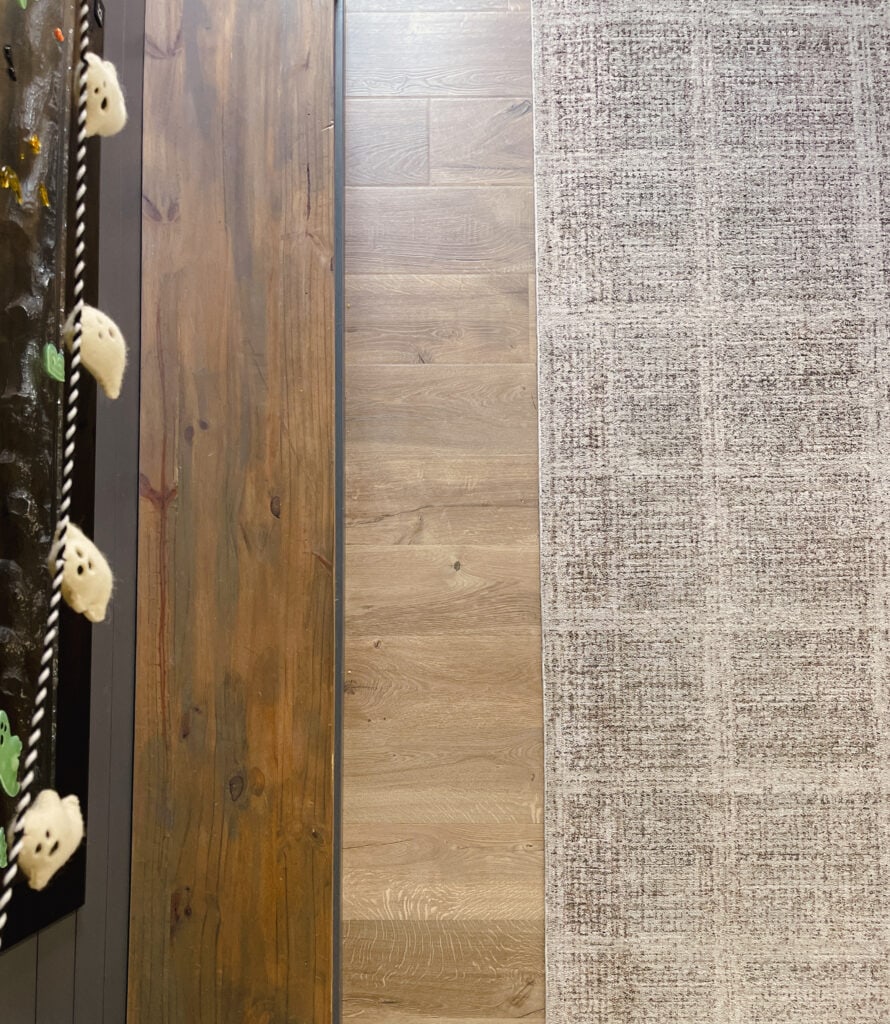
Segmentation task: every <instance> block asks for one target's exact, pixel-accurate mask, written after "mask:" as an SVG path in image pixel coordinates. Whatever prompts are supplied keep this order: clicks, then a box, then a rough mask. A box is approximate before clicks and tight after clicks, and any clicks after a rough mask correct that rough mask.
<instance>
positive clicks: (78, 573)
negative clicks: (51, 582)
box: [77, 565, 83, 576]
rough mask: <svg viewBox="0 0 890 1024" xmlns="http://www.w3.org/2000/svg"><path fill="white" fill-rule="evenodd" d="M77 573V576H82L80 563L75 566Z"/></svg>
mask: <svg viewBox="0 0 890 1024" xmlns="http://www.w3.org/2000/svg"><path fill="white" fill-rule="evenodd" d="M77 575H78V576H83V566H82V565H79V566H78V567H77Z"/></svg>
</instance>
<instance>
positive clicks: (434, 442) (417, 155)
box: [343, 0, 544, 1024]
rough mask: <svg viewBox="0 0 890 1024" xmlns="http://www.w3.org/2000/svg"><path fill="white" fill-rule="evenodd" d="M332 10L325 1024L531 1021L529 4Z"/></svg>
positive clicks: (537, 724)
mask: <svg viewBox="0 0 890 1024" xmlns="http://www.w3.org/2000/svg"><path fill="white" fill-rule="evenodd" d="M346 4H347V6H346V20H347V54H346V93H347V123H346V140H347V141H346V150H347V156H346V177H347V226H346V260H347V262H346V271H347V303H348V307H347V327H346V330H347V335H346V359H347V381H346V393H347V402H346V419H347V440H346V478H347V484H346V492H347V493H346V500H347V507H346V516H347V519H346V524H347V525H346V544H347V550H346V560H347V567H346V646H347V653H346V668H347V676H346V699H345V718H346V723H345V759H344V794H343V796H344V856H343V862H344V878H343V917H344V924H343V936H344V949H343V961H344V978H343V995H344V1017H345V1018H347V1019H350V1020H352V1019H354V1020H360V1021H363V1022H368V1024H420V1022H424V1024H432V1022H436V1021H440V1022H444V1021H447V1022H449V1024H464V1022H468V1021H473V1020H482V1019H484V1020H486V1021H498V1020H512V1019H515V1018H519V1017H523V1018H526V1019H541V1018H542V1017H543V1015H544V1009H543V1006H544V981H543V959H544V954H543V833H542V825H541V820H542V799H543V790H542V712H541V676H540V621H539V586H538V533H537V530H538V517H537V451H536V440H537V410H536V399H535V335H534V277H533V274H534V235H533V203H532V107H531V73H530V69H531V37H530V23H529V22H530V17H529V11H528V8H527V5H526V4H523V3H513V2H512V0H346Z"/></svg>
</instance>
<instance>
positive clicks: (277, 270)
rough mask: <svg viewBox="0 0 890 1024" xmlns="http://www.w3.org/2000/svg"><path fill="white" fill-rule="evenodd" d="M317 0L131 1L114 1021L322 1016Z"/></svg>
mask: <svg viewBox="0 0 890 1024" xmlns="http://www.w3.org/2000/svg"><path fill="white" fill-rule="evenodd" d="M109 7H110V5H109ZM333 15H334V8H333V5H332V4H331V3H330V0H300V2H299V3H293V2H292V0H276V2H273V3H268V4H264V5H263V10H262V17H250V16H244V14H243V13H242V12H241V11H240V10H239V9H238V8H237V5H235V4H232V3H223V4H220V3H216V4H214V3H210V4H205V3H204V0H183V2H182V3H177V4H175V5H170V4H168V3H165V2H164V0H148V4H147V10H146V40H145V42H146V62H145V106H144V110H145V134H144V149H143V160H144V163H143V176H142V190H143V194H142V210H143V231H142V240H143V265H142V271H143V277H142V280H143V292H142V363H141V369H142V376H141V385H142V388H141V404H140V411H141V425H140V440H141V457H140V463H139V470H140V473H139V480H140V488H139V492H140V505H139V582H138V619H137V636H138V653H137V686H136V730H135V753H134V783H133V793H134V798H133V860H132V869H133V870H132V900H131V927H130V944H129V957H130V974H129V993H128V994H129V1013H128V1016H127V1020H128V1022H129V1024H183V1022H186V1021H187V1022H188V1024H261V1022H272V1021H274V1022H276V1024H285V1022H287V1024H294V1022H296V1021H313V1022H314V1024H329V1022H330V1021H331V1018H332V1009H333V999H332V989H333V978H332V974H333V963H332V960H333V852H334V851H333V825H334V809H333V795H334V792H333V781H334V780H333V741H334V706H333V697H334V584H333V573H332V568H331V567H332V563H333V560H334V555H335V552H334V540H335V507H334V367H333V336H334V273H333V256H334V223H333V222H334V217H333V212H334V166H333V156H334V146H333V141H334V138H333V132H330V131H326V130H325V126H326V125H330V124H331V121H332V118H333V113H334V105H333V83H334V71H333V52H332V51H333V46H332V41H333V35H334V32H333ZM258 67H262V68H265V67H270V68H274V69H275V74H274V75H268V74H257V73H256V69H257V68H258ZM258 112H261V113H258Z"/></svg>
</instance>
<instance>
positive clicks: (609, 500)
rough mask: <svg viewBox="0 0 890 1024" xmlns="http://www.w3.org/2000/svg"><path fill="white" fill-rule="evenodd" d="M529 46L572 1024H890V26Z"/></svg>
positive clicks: (553, 930) (559, 965)
mask: <svg viewBox="0 0 890 1024" xmlns="http://www.w3.org/2000/svg"><path fill="white" fill-rule="evenodd" d="M534 20H535V33H536V41H535V42H536V55H535V65H536V67H535V71H536V80H535V87H536V142H537V150H536V153H537V156H536V182H537V207H538V209H537V213H538V281H539V345H540V373H539V378H540V379H539V384H540V430H541V470H542V473H541V511H542V575H543V593H544V598H543V600H544V627H545V640H544V659H545V679H546V704H547V755H546V762H547V764H546V767H547V779H546V781H547V837H548V840H547V841H548V869H547V915H548V919H547V935H548V938H547V942H548V951H547V958H548V986H549V994H548V1021H549V1024H562V1022H565V1024H569V1022H571V1024H606V1022H608V1024H630V1022H633V1024H642V1022H645V1024H887V1022H888V1021H890V828H888V826H890V806H888V791H890V774H888V767H890V722H888V691H890V675H888V669H890V666H888V627H890V614H888V610H890V609H888V597H890V589H888V560H887V559H888V555H887V547H888V545H887V523H888V514H890V372H888V371H890V350H888V315H890V302H888V298H890V296H888V276H887V270H888V250H890V231H888V228H890V7H888V4H887V3H884V2H878V0H859V2H856V3H854V2H851V0H847V2H845V0H826V2H816V0H748V2H744V0H734V2H723V3H722V2H719V0H710V2H704V0H701V2H696V0H649V2H644V0H535V14H534Z"/></svg>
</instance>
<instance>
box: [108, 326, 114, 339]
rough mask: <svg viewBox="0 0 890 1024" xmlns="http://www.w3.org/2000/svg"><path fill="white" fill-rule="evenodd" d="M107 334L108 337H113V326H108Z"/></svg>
mask: <svg viewBox="0 0 890 1024" xmlns="http://www.w3.org/2000/svg"><path fill="white" fill-rule="evenodd" d="M108 336H109V338H113V337H114V328H113V327H109V328H108Z"/></svg>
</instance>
